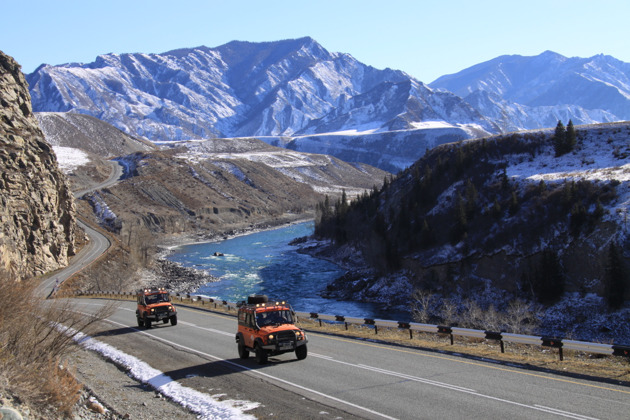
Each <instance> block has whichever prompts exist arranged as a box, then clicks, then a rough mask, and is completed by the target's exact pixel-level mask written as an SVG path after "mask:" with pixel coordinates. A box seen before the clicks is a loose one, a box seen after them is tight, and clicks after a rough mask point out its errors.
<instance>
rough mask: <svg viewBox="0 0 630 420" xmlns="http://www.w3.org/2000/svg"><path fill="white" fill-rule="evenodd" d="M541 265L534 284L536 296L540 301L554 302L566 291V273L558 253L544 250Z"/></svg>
mask: <svg viewBox="0 0 630 420" xmlns="http://www.w3.org/2000/svg"><path fill="white" fill-rule="evenodd" d="M539 267H540V268H539V270H538V272H537V273H536V276H535V278H534V285H533V286H534V292H535V294H536V298H537V299H538V301H539V302H540V303H544V304H550V303H553V302H555V301H557V300H558V299H559V298H560V296H561V295H562V293H564V273H563V270H562V266H561V265H560V261H559V259H558V255H557V254H556V253H555V252H554V251H551V250H545V251H543V253H542V258H541V262H540V266H539Z"/></svg>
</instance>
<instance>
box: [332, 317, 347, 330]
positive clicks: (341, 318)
mask: <svg viewBox="0 0 630 420" xmlns="http://www.w3.org/2000/svg"><path fill="white" fill-rule="evenodd" d="M335 320H336V321H338V322H343V324H344V326H345V327H346V331H348V323H347V322H346V318H345V317H343V316H341V315H335Z"/></svg>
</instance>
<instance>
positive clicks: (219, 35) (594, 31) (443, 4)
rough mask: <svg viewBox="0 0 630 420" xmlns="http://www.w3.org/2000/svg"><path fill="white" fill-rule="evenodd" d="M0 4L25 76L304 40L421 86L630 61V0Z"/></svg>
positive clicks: (8, 43) (2, 44) (2, 38)
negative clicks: (140, 57)
mask: <svg viewBox="0 0 630 420" xmlns="http://www.w3.org/2000/svg"><path fill="white" fill-rule="evenodd" d="M0 1H1V7H0V10H2V14H3V16H4V19H3V23H2V25H0V50H2V51H3V52H5V53H6V54H9V55H11V56H12V57H14V58H15V59H16V60H17V61H18V63H20V64H21V65H22V71H23V72H24V73H31V72H32V71H34V70H35V69H36V67H37V66H39V65H40V64H42V63H47V64H64V63H69V62H81V63H89V62H92V61H94V59H95V58H96V56H97V55H100V54H106V53H117V54H119V53H133V52H142V53H161V52H166V51H169V50H172V49H177V48H185V47H196V46H200V45H205V46H207V47H216V46H219V45H222V44H225V43H226V42H229V41H232V40H241V41H252V42H259V41H276V40H281V39H289V38H300V37H303V36H311V37H313V38H314V39H315V40H316V41H318V42H319V43H320V44H321V45H322V46H323V47H324V48H326V49H327V50H329V51H332V52H344V53H349V54H351V55H352V56H354V57H355V58H356V59H358V60H359V61H361V62H363V63H365V64H369V65H371V66H374V67H376V68H379V69H383V68H385V67H390V68H393V69H398V70H403V71H405V72H407V73H409V74H410V75H412V76H414V77H416V78H417V79H419V80H421V81H423V82H425V83H430V82H432V81H433V80H435V79H436V78H437V77H439V76H441V75H444V74H451V73H455V72H458V71H460V70H462V69H464V68H466V67H469V66H472V65H474V64H477V63H479V62H483V61H487V60H490V59H492V58H495V57H497V56H499V55H503V54H519V55H537V54H540V53H542V52H543V51H545V50H551V51H554V52H557V53H559V54H562V55H565V56H567V57H574V56H578V57H590V56H593V55H596V54H600V53H603V54H607V55H612V56H613V57H615V58H617V59H619V60H622V61H624V62H630V36H629V35H630V24H629V23H628V18H629V16H630V1H628V0H600V1H597V2H596V1H593V0H589V1H584V0H545V1H540V0H527V1H520V2H516V1H512V0H501V1H495V0H476V1H470V0H462V1H448V0H437V1H424V0H415V1H411V0H408V1H403V0H400V1H397V0H390V1H383V0H379V1H373V0H360V1H354V0H336V1H331V0H310V1H302V0H290V1H285V0H267V1H261V0H257V1H252V0H227V1H223V0H221V1H219V0H216V1H215V0H207V1H201V0H195V1H193V0H178V1H173V0H169V1H164V0H151V1H149V0H126V1H120V0H107V1H104V0H73V1H70V0H45V1H40V0H32V1H31V0H9V1H7V0H0Z"/></svg>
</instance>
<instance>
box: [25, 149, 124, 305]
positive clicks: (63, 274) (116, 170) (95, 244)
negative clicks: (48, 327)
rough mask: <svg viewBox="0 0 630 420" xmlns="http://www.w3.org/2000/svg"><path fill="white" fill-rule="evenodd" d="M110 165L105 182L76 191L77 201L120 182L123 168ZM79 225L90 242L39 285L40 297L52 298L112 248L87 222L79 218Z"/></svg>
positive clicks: (105, 238)
mask: <svg viewBox="0 0 630 420" xmlns="http://www.w3.org/2000/svg"><path fill="white" fill-rule="evenodd" d="M110 165H111V168H112V171H111V173H110V175H109V177H108V178H107V179H106V180H105V181H103V182H102V183H100V184H98V185H95V186H93V187H91V188H87V189H83V190H80V191H75V192H74V193H73V194H74V197H75V199H79V198H81V197H83V196H84V195H85V194H87V193H89V192H92V191H96V190H100V189H102V188H107V187H110V186H112V185H114V184H115V183H116V182H118V180H119V179H120V177H121V176H122V174H123V168H122V166H121V165H120V164H119V163H117V162H115V161H110ZM77 224H78V225H79V226H80V227H81V228H82V229H83V230H84V231H85V234H86V235H87V237H88V238H89V240H88V241H87V243H86V244H85V246H84V247H83V248H81V250H80V251H79V252H78V253H77V254H76V255H75V256H73V257H72V258H70V261H69V264H68V266H67V267H65V268H63V269H61V270H59V271H58V272H56V273H55V274H54V275H53V276H51V277H49V278H47V279H45V280H44V281H42V282H41V283H40V284H39V286H38V288H37V293H38V294H39V295H40V296H50V295H51V294H52V293H53V290H54V289H55V287H56V286H58V285H59V284H61V283H63V282H64V281H65V280H67V279H68V278H69V277H71V276H72V275H74V274H75V273H77V272H79V271H81V270H83V269H84V268H85V267H87V266H88V265H90V264H91V263H92V262H93V261H95V260H96V259H97V258H98V257H100V256H101V255H102V254H103V253H104V252H105V251H107V249H108V248H109V247H110V246H111V242H110V241H109V239H107V237H106V236H105V235H103V234H102V233H100V232H98V231H97V230H95V229H93V228H91V227H90V226H89V225H88V224H87V223H86V222H85V221H83V220H81V219H78V218H77Z"/></svg>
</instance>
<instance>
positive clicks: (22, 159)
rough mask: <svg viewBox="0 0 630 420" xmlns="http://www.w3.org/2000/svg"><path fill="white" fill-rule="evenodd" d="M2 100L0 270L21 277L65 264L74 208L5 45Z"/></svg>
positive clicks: (0, 68)
mask: <svg viewBox="0 0 630 420" xmlns="http://www.w3.org/2000/svg"><path fill="white" fill-rule="evenodd" d="M0 104H1V105H2V106H1V108H0V167H1V168H2V175H1V176H0V204H1V205H0V276H2V277H8V278H13V279H17V280H21V279H26V278H29V277H32V276H35V275H39V274H42V273H45V272H48V271H51V270H55V269H57V268H59V267H62V266H65V265H67V263H68V256H70V255H73V254H74V251H75V248H74V240H75V230H76V223H75V208H74V201H73V197H72V195H71V192H70V189H69V187H68V184H67V181H66V178H65V177H64V175H63V174H62V173H61V172H60V171H59V169H58V166H57V159H56V157H55V155H54V153H53V150H52V148H51V147H50V145H49V144H48V143H46V141H45V140H44V135H43V133H42V131H41V130H40V128H39V126H38V124H37V120H36V119H35V117H34V115H33V112H32V108H31V97H30V94H29V91H28V85H27V83H26V80H25V78H24V75H23V74H22V72H21V68H20V66H19V64H17V63H16V62H15V60H13V58H11V57H9V56H7V55H5V54H4V53H3V52H2V51H0Z"/></svg>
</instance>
